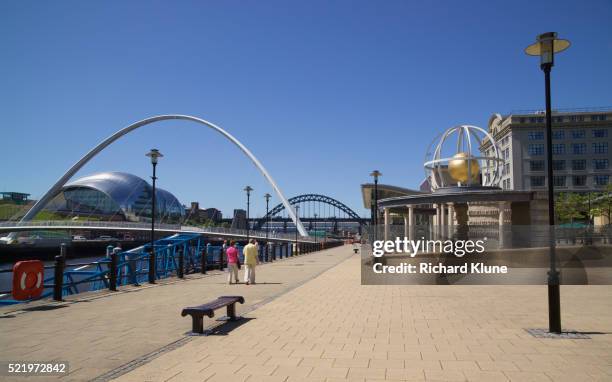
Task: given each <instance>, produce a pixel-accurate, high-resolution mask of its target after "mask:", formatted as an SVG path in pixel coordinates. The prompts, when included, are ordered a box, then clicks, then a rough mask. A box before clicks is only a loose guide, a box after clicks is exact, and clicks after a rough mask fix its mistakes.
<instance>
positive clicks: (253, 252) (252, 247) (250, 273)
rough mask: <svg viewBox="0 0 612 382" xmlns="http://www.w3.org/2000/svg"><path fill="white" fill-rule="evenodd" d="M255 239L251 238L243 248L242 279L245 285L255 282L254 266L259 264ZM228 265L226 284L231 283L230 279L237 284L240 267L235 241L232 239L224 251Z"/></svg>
mask: <svg viewBox="0 0 612 382" xmlns="http://www.w3.org/2000/svg"><path fill="white" fill-rule="evenodd" d="M258 252H259V251H258V248H257V241H256V240H255V239H251V241H250V242H249V244H247V245H246V246H245V247H244V249H243V254H244V280H245V281H246V285H250V284H255V267H256V266H257V264H259V256H258ZM226 254H227V265H228V272H229V274H228V276H227V282H228V284H232V279H234V280H235V283H236V284H238V282H239V281H238V270H239V269H240V259H239V258H238V248H236V242H235V241H234V240H232V241H231V242H230V246H229V248H227V251H226Z"/></svg>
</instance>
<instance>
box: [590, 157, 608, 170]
mask: <svg viewBox="0 0 612 382" xmlns="http://www.w3.org/2000/svg"><path fill="white" fill-rule="evenodd" d="M593 169H595V170H607V169H608V160H607V159H593Z"/></svg>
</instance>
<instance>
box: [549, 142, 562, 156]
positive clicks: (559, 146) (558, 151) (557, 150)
mask: <svg viewBox="0 0 612 382" xmlns="http://www.w3.org/2000/svg"><path fill="white" fill-rule="evenodd" d="M552 153H553V155H554V154H565V145H564V144H563V143H558V144H553V145H552Z"/></svg>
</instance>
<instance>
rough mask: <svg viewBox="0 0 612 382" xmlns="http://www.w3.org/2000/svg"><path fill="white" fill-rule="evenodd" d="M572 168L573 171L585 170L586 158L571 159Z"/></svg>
mask: <svg viewBox="0 0 612 382" xmlns="http://www.w3.org/2000/svg"><path fill="white" fill-rule="evenodd" d="M572 170H574V171H583V170H586V160H584V159H575V160H573V161H572Z"/></svg>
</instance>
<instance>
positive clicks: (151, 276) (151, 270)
mask: <svg viewBox="0 0 612 382" xmlns="http://www.w3.org/2000/svg"><path fill="white" fill-rule="evenodd" d="M149 284H155V247H154V246H151V248H150V249H149Z"/></svg>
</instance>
